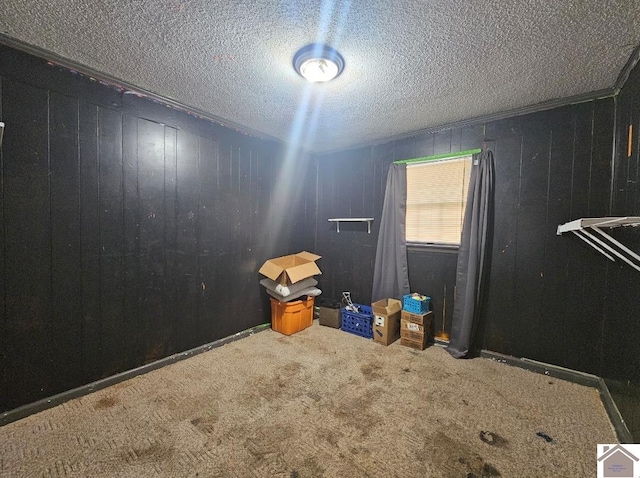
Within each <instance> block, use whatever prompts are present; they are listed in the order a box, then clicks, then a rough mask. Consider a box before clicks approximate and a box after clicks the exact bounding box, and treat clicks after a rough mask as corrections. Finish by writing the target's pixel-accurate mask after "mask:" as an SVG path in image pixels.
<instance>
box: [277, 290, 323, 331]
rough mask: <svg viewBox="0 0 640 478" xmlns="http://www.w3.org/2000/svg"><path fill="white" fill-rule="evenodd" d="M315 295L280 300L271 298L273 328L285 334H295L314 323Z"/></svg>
mask: <svg viewBox="0 0 640 478" xmlns="http://www.w3.org/2000/svg"><path fill="white" fill-rule="evenodd" d="M313 299H314V298H313V297H308V298H307V300H294V301H292V302H280V301H279V300H276V299H271V328H272V329H273V330H275V331H276V332H280V333H281V334H284V335H291V334H295V333H296V332H300V331H301V330H303V329H306V328H307V327H309V326H310V325H311V324H312V323H313Z"/></svg>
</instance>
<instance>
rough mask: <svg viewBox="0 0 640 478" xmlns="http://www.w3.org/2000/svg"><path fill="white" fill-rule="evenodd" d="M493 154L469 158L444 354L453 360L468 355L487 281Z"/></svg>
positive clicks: (489, 250) (478, 154) (482, 154)
mask: <svg viewBox="0 0 640 478" xmlns="http://www.w3.org/2000/svg"><path fill="white" fill-rule="evenodd" d="M493 169H494V168H493V153H492V152H491V151H486V150H485V151H482V153H477V154H474V155H473V167H472V169H471V178H470V180H469V193H468V196H467V207H466V210H465V214H464V223H463V225H462V238H461V241H460V249H459V250H458V265H457V271H456V296H455V299H454V300H455V305H454V307H453V320H452V323H451V339H450V341H449V346H448V347H447V351H448V352H449V353H450V354H451V355H452V356H453V357H455V358H463V357H467V356H468V355H469V350H470V347H471V346H472V345H473V342H474V339H475V335H476V331H477V328H478V321H479V317H480V312H481V305H482V300H483V291H484V286H485V284H486V281H487V272H488V268H489V254H490V252H491V233H492V231H491V230H490V229H491V228H492V223H493V182H494V172H493Z"/></svg>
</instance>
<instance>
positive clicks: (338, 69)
mask: <svg viewBox="0 0 640 478" xmlns="http://www.w3.org/2000/svg"><path fill="white" fill-rule="evenodd" d="M293 67H294V68H295V70H296V71H297V72H298V74H299V75H300V76H302V77H303V78H305V79H306V80H307V81H310V82H311V83H322V82H326V81H330V80H333V79H334V78H335V77H337V76H338V75H339V74H340V73H342V70H343V69H344V59H343V58H342V56H341V55H340V53H338V52H337V51H336V50H335V49H333V48H331V47H330V46H327V45H323V44H319V43H312V44H311V45H307V46H305V47H303V48H301V49H300V50H298V52H297V53H296V54H295V55H294V57H293Z"/></svg>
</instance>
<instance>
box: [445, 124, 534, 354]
mask: <svg viewBox="0 0 640 478" xmlns="http://www.w3.org/2000/svg"><path fill="white" fill-rule="evenodd" d="M519 136H520V156H519V158H518V203H517V209H516V227H515V235H516V237H515V241H514V243H515V248H516V250H515V252H514V253H513V274H514V281H513V284H512V288H513V290H512V292H511V293H512V297H517V294H518V280H517V274H518V267H517V265H518V231H519V230H520V210H521V209H520V203H521V202H522V197H521V195H522V161H523V158H524V133H523V132H520V134H519ZM455 302H456V297H455V296H454V298H453V303H454V304H455ZM510 332H511V333H513V329H511V330H510ZM514 339H515V337H513V336H511V337H509V342H510V343H512V344H513V343H514V341H515V340H514Z"/></svg>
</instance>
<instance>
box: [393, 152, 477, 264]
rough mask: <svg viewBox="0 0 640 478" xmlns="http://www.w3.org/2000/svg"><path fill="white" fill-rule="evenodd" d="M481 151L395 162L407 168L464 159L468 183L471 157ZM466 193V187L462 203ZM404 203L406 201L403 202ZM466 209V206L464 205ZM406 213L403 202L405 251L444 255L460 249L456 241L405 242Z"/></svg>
mask: <svg viewBox="0 0 640 478" xmlns="http://www.w3.org/2000/svg"><path fill="white" fill-rule="evenodd" d="M480 151H481V150H480V149H474V150H467V151H460V152H456V153H445V154H440V155H434V156H427V157H423V158H416V159H409V160H404V161H397V162H398V163H407V166H409V164H411V163H414V164H419V163H427V162H440V161H450V160H461V159H464V158H466V157H468V158H469V161H470V164H469V181H470V180H471V171H472V169H473V167H474V162H473V155H474V154H476V153H479V152H480ZM408 169H409V168H407V171H405V174H408ZM468 192H469V188H468V185H467V189H466V193H465V198H464V201H465V203H466V201H467V198H468ZM408 193H409V190H408V188H407V195H408ZM405 201H406V200H405ZM465 207H466V204H465ZM407 211H408V204H407V203H406V202H405V241H406V245H407V249H408V250H415V251H420V250H430V251H434V252H444V253H457V252H458V250H459V248H460V240H461V239H459V240H458V243H447V242H420V241H415V240H412V241H407V240H406V216H407ZM464 213H465V210H464V209H463V211H462V217H461V224H460V234H461V235H462V227H463V225H464Z"/></svg>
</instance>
